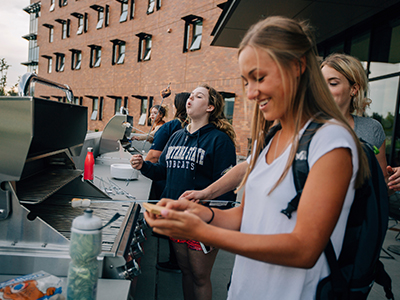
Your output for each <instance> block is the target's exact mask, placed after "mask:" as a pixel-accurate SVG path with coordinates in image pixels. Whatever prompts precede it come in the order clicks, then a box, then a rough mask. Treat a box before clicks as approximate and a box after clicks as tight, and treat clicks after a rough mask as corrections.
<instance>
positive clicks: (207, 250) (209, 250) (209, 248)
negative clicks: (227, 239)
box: [199, 242, 214, 254]
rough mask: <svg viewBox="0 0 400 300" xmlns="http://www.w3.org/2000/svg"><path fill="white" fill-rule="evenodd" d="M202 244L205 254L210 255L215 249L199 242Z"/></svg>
mask: <svg viewBox="0 0 400 300" xmlns="http://www.w3.org/2000/svg"><path fill="white" fill-rule="evenodd" d="M199 243H200V247H201V249H202V250H203V252H204V254H208V253H210V252H211V251H212V250H213V249H214V248H213V247H211V246H206V245H204V244H203V243H202V242H199Z"/></svg>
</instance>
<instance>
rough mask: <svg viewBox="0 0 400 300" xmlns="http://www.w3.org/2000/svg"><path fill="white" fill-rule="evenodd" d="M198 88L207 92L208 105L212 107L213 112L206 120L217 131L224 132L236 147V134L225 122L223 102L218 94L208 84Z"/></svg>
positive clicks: (229, 124) (226, 121) (227, 122)
mask: <svg viewBox="0 0 400 300" xmlns="http://www.w3.org/2000/svg"><path fill="white" fill-rule="evenodd" d="M199 87H203V88H205V89H207V90H208V104H209V105H212V106H214V110H213V111H212V112H211V114H210V117H209V119H208V121H209V123H212V124H214V125H215V127H217V129H219V130H221V131H222V132H225V133H226V134H227V135H228V136H229V137H230V139H231V140H232V141H233V143H234V144H235V145H236V133H235V130H234V129H233V127H232V125H231V123H229V121H228V120H227V118H226V117H225V114H224V107H225V100H224V98H223V97H222V95H221V94H220V93H218V92H217V91H216V90H215V89H214V88H213V87H211V86H209V85H208V84H201V85H199Z"/></svg>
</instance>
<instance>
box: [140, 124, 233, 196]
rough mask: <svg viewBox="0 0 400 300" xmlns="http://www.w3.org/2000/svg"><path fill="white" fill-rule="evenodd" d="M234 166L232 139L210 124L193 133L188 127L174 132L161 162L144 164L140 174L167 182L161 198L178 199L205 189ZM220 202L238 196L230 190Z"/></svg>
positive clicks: (161, 157) (145, 162) (160, 159)
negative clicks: (190, 191) (186, 193)
mask: <svg viewBox="0 0 400 300" xmlns="http://www.w3.org/2000/svg"><path fill="white" fill-rule="evenodd" d="M235 164H236V151H235V145H234V143H233V142H232V140H231V139H230V138H229V136H228V135H227V134H226V133H224V132H222V131H220V130H218V129H217V128H216V127H215V125H213V124H207V125H205V126H203V127H202V128H200V129H199V130H197V131H196V132H194V133H192V134H191V133H189V131H187V129H186V128H184V129H181V130H178V131H177V132H175V133H174V134H173V135H172V136H171V138H170V139H169V141H168V143H167V145H166V146H165V148H164V150H163V152H162V153H161V156H160V158H159V161H158V163H155V164H154V163H151V162H149V161H144V162H143V167H142V169H141V170H140V171H141V173H142V174H143V175H144V176H146V177H148V178H150V179H152V180H163V179H166V181H167V184H166V187H165V189H164V192H163V194H162V197H163V198H170V199H178V198H179V196H180V195H182V193H183V192H185V191H187V190H202V189H204V188H206V187H207V186H209V185H210V184H211V183H213V182H214V181H216V180H218V179H219V178H220V177H221V176H222V175H224V174H225V173H226V172H227V171H229V169H230V168H231V167H233V166H234V165H235ZM217 199H220V200H231V201H235V200H236V195H235V194H234V193H233V191H231V192H228V193H226V194H224V195H221V196H220V197H218V198H217ZM209 200H212V199H209Z"/></svg>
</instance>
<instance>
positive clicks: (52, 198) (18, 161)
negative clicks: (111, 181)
mask: <svg viewBox="0 0 400 300" xmlns="http://www.w3.org/2000/svg"><path fill="white" fill-rule="evenodd" d="M36 82H39V83H43V84H46V85H49V86H52V87H55V88H58V89H61V90H64V91H65V92H66V94H67V98H68V99H72V91H71V90H70V89H69V87H68V86H63V85H60V84H57V83H53V82H50V81H48V80H46V79H43V78H39V77H37V76H35V75H34V74H28V75H24V76H23V78H22V80H21V84H22V86H21V84H20V89H19V90H20V95H19V96H15V97H0V136H1V143H0V275H6V274H7V275H23V274H29V273H33V272H37V271H39V270H44V271H47V272H49V273H51V274H53V275H56V276H67V274H68V265H69V261H70V257H69V238H70V228H71V224H72V220H73V219H74V218H75V217H77V216H79V215H82V214H83V211H84V208H72V207H71V200H72V199H73V198H88V199H91V200H97V201H93V204H92V205H91V209H93V211H94V214H95V215H97V216H98V217H100V218H101V219H102V220H103V222H104V223H105V222H107V221H108V220H109V219H111V218H112V217H113V216H114V214H116V213H119V214H121V215H122V217H120V218H119V219H118V220H117V221H115V222H113V223H111V225H110V226H107V227H106V228H104V229H103V245H102V253H101V255H100V259H99V264H100V265H101V266H100V270H102V271H101V274H100V277H101V278H112V279H117V278H118V279H121V278H125V279H130V280H133V279H134V278H135V277H136V276H137V275H138V274H139V273H140V270H139V267H138V264H137V263H136V259H137V258H139V257H140V256H141V255H143V252H142V251H141V248H140V242H142V241H143V236H142V235H141V232H143V231H142V229H143V226H144V224H143V220H140V206H139V205H138V204H137V203H135V202H131V201H125V202H124V201H113V199H111V198H110V197H109V196H108V195H107V194H105V193H104V192H103V191H102V190H100V189H99V188H97V187H96V186H95V185H94V184H93V183H92V182H90V181H83V176H82V174H83V171H82V168H83V165H82V167H81V168H78V167H77V165H76V163H75V158H76V160H78V161H79V157H82V156H84V155H86V148H85V143H87V141H86V139H85V137H87V133H86V131H87V108H86V107H83V106H80V105H74V104H70V103H62V102H56V101H51V100H46V99H41V98H37V97H34V96H30V95H29V94H30V93H29V91H30V88H29V86H30V85H31V84H32V83H36ZM121 118H122V119H121ZM113 119H114V118H113ZM117 119H118V118H117ZM118 120H125V121H124V122H127V121H128V122H129V116H127V115H125V116H120V117H119V119H118ZM113 122H116V121H115V120H114V121H113ZM118 126H119V127H120V128H118V129H116V130H115V129H110V130H111V131H114V132H115V133H114V136H113V134H109V133H107V134H106V140H107V142H106V146H105V147H103V149H107V147H108V148H110V147H112V145H113V143H112V142H111V140H113V139H114V142H115V143H117V142H118V141H119V140H124V138H125V139H126V136H127V135H128V134H129V132H128V131H127V126H125V127H123V128H122V127H121V124H119V125H118ZM111 127H112V126H111ZM110 130H107V132H109V131H110ZM121 132H122V133H121ZM103 140H104V139H103ZM99 141H100V142H99V143H98V147H97V148H96V151H100V150H99V149H100V148H99V147H100V144H101V141H102V137H101V136H100V138H99ZM110 145H111V146H110ZM102 151H105V150H102ZM81 153H83V154H81Z"/></svg>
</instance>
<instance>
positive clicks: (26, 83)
mask: <svg viewBox="0 0 400 300" xmlns="http://www.w3.org/2000/svg"><path fill="white" fill-rule="evenodd" d="M35 82H39V83H41V84H44V85H47V86H51V87H54V88H56V89H59V90H62V91H64V92H65V95H66V96H67V100H68V102H69V103H72V100H73V99H74V94H73V93H72V90H71V89H70V87H69V86H68V85H66V84H60V83H57V82H54V81H51V80H48V79H46V78H43V77H39V76H37V75H36V74H35V73H25V74H24V75H22V76H21V79H20V81H19V84H18V96H21V97H22V96H33V95H31V89H30V88H29V87H30V85H31V83H35Z"/></svg>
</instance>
